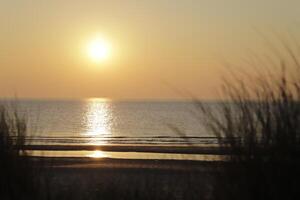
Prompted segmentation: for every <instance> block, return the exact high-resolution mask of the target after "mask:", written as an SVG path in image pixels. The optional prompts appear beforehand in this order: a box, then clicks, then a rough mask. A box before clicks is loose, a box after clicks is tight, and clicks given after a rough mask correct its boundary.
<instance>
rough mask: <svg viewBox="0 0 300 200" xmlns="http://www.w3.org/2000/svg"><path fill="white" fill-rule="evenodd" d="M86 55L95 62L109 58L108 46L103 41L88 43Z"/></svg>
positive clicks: (94, 40)
mask: <svg viewBox="0 0 300 200" xmlns="http://www.w3.org/2000/svg"><path fill="white" fill-rule="evenodd" d="M87 53H88V56H89V57H90V59H91V60H93V61H95V62H99V61H103V60H106V59H107V58H108V57H109V56H110V45H109V43H108V42H107V41H106V40H104V39H101V38H96V39H93V40H91V41H90V42H89V43H88V46H87Z"/></svg>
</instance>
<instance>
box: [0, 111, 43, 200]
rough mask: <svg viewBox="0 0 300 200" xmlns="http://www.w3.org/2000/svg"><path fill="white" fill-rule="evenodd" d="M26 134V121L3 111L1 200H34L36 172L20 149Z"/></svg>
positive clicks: (0, 114) (0, 115)
mask: <svg viewBox="0 0 300 200" xmlns="http://www.w3.org/2000/svg"><path fill="white" fill-rule="evenodd" d="M26 134H27V124H26V118H25V117H20V115H19V114H18V112H17V111H16V110H15V111H11V110H10V109H7V107H4V106H1V107H0V198H1V199H34V198H35V197H36V194H38V191H36V188H37V186H38V185H37V183H36V180H35V179H36V178H37V174H36V171H34V170H33V166H32V163H31V162H30V160H29V158H28V157H26V156H24V155H25V152H23V151H22V149H21V147H22V146H23V145H24V144H25V136H26Z"/></svg>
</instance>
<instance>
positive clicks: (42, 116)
mask: <svg viewBox="0 0 300 200" xmlns="http://www.w3.org/2000/svg"><path fill="white" fill-rule="evenodd" d="M0 103H1V104H4V105H7V106H10V107H13V108H16V109H17V110H18V112H19V113H20V114H21V115H22V116H25V117H26V119H27V121H28V136H27V139H26V141H27V143H29V144H48V145H49V144H50V145H70V144H71V145H100V144H152V145H153V144H158V145H162V144H166V145H178V144H187V143H189V144H190V143H193V144H199V145H203V144H213V143H215V142H216V139H215V137H214V136H213V135H211V134H209V132H207V131H206V129H205V128H204V126H203V123H202V120H201V114H200V112H199V111H197V108H196V106H195V104H194V103H193V102H191V101H114V100H106V99H85V100H28V99H27V100H22V99H19V100H17V101H4V100H1V102H0ZM11 105H12V106H11Z"/></svg>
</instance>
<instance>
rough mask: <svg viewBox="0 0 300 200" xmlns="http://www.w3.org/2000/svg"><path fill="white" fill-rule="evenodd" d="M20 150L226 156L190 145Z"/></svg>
mask: <svg viewBox="0 0 300 200" xmlns="http://www.w3.org/2000/svg"><path fill="white" fill-rule="evenodd" d="M20 149H22V150H25V151H28V150H29V151H36V150H37V151H105V152H140V153H168V154H202V155H227V154H228V151H226V149H220V148H219V147H217V146H192V145H136V144H134V145H129V144H126V145H123V144H122V145H115V144H113V145H107V144H105V145H24V146H22V147H20Z"/></svg>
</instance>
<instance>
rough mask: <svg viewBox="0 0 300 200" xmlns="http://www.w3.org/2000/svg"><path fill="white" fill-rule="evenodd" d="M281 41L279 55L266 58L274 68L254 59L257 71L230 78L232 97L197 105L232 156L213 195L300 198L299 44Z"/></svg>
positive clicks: (228, 93) (226, 88) (227, 94)
mask: <svg viewBox="0 0 300 200" xmlns="http://www.w3.org/2000/svg"><path fill="white" fill-rule="evenodd" d="M282 44H283V48H282V50H283V51H282V53H280V54H279V55H278V54H276V58H275V59H274V60H271V61H270V60H268V59H267V58H265V59H266V60H268V61H267V63H269V64H270V62H271V65H270V67H269V68H268V67H267V66H265V65H263V63H266V62H265V61H266V60H264V58H260V57H256V58H255V59H256V61H257V62H256V63H260V65H258V66H253V67H257V68H258V72H259V73H258V74H257V76H249V74H246V73H242V74H240V75H239V76H234V77H233V79H232V80H233V81H228V80H227V81H225V83H224V86H223V94H225V99H226V100H227V101H224V102H223V103H220V105H219V108H218V109H217V112H216V110H215V108H209V107H207V106H205V105H203V104H201V103H199V104H198V105H199V108H200V110H201V112H203V113H204V114H205V115H204V116H205V118H206V120H205V122H206V123H205V125H206V127H207V128H208V130H210V131H212V132H213V133H214V134H215V135H216V136H217V137H218V138H219V144H220V147H221V148H223V149H224V148H225V149H227V150H228V151H229V155H230V156H229V157H228V160H227V161H228V162H227V163H226V164H225V165H223V166H221V167H220V169H219V170H218V172H217V173H216V179H215V180H216V182H215V183H214V185H213V188H214V192H213V194H214V199H231V200H233V199H256V200H259V199H298V198H299V197H300V190H299V178H300V56H299V55H300V52H299V50H300V49H299V46H297V45H296V47H295V48H292V47H290V46H292V45H288V44H287V43H286V42H282ZM278 71H279V72H278ZM234 75H237V74H234Z"/></svg>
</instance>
